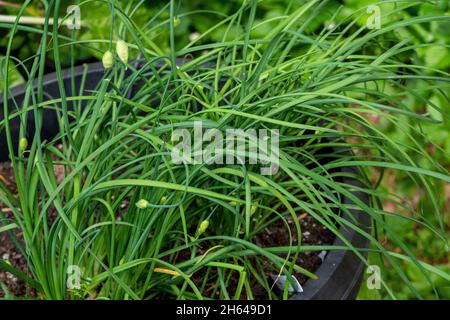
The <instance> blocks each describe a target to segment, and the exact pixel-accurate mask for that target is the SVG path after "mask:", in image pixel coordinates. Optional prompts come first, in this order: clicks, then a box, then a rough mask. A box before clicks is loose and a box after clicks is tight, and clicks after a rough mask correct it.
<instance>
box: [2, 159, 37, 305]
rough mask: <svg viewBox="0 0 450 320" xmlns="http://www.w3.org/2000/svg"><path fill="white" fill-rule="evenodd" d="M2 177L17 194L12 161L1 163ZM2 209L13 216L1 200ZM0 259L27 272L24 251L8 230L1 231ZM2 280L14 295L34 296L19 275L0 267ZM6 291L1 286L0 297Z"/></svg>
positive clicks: (7, 185)
mask: <svg viewBox="0 0 450 320" xmlns="http://www.w3.org/2000/svg"><path fill="white" fill-rule="evenodd" d="M0 179H1V180H2V183H3V184H4V185H6V187H7V188H8V189H9V190H10V191H11V192H12V193H13V194H16V192H17V190H16V186H15V183H14V177H13V174H12V169H11V165H10V163H0ZM0 209H1V210H2V212H3V214H4V215H5V217H6V219H11V218H12V213H11V211H10V209H9V208H6V207H5V205H4V204H3V203H1V202H0ZM3 225H4V222H2V221H1V220H0V227H1V226H3ZM14 234H15V235H16V237H17V238H18V239H20V238H21V234H20V233H19V232H18V231H14ZM0 259H3V260H6V261H7V262H9V263H10V264H11V265H12V266H14V267H15V268H17V269H20V270H21V271H23V272H25V273H26V272H27V261H26V259H25V257H24V256H23V255H22V253H21V252H20V251H19V250H18V248H17V246H16V245H15V243H14V242H13V240H12V239H11V237H10V236H9V234H8V233H7V232H1V233H0ZM0 282H2V283H4V284H5V285H6V287H7V288H8V291H9V293H10V294H12V295H14V296H30V295H31V296H33V295H35V293H34V291H33V290H31V289H30V288H29V287H27V285H26V284H25V283H24V282H23V281H21V280H19V279H18V278H17V277H15V276H14V275H12V274H11V273H9V272H5V271H4V270H2V269H0ZM4 295H5V293H4V292H3V290H2V288H0V297H3V296H4Z"/></svg>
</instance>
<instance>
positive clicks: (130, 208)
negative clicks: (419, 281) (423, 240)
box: [0, 1, 450, 299]
mask: <svg viewBox="0 0 450 320" xmlns="http://www.w3.org/2000/svg"><path fill="white" fill-rule="evenodd" d="M58 4H59V1H55V3H54V4H53V5H52V6H50V5H49V6H48V8H46V17H45V19H46V20H45V21H47V22H46V23H44V27H43V29H42V30H41V29H39V32H40V33H41V34H42V37H41V42H40V46H39V50H38V51H37V52H36V55H35V56H34V57H33V62H32V65H31V68H30V69H27V70H24V71H25V73H26V74H27V75H28V79H27V82H26V83H25V84H24V85H21V86H19V87H15V88H12V89H10V88H8V86H7V81H5V82H4V86H3V99H2V106H3V108H2V110H1V113H0V116H1V118H0V119H1V122H0V129H1V133H0V150H1V157H2V158H1V160H2V161H9V162H10V164H9V165H8V166H4V167H2V168H6V167H7V168H8V170H9V171H8V172H9V173H10V175H11V177H12V181H13V183H11V182H7V181H3V179H2V181H1V182H0V183H1V189H0V203H2V208H3V209H4V210H3V211H2V214H1V215H2V216H0V221H2V224H1V225H0V234H4V235H8V237H9V238H10V242H11V243H13V245H12V247H14V250H15V252H16V253H17V254H18V255H20V256H21V257H23V259H22V260H24V261H25V262H24V263H23V265H20V264H18V263H16V262H17V261H15V262H14V261H13V262H14V263H11V261H8V260H10V259H9V258H8V256H7V257H1V256H0V269H3V270H4V271H7V272H9V273H10V274H12V276H13V277H14V278H16V279H17V280H18V282H20V283H23V284H24V285H23V287H24V289H23V290H22V291H23V292H20V294H19V295H22V296H23V295H28V296H31V297H37V298H41V299H353V298H355V297H356V294H357V292H358V289H359V287H360V284H361V280H362V276H363V272H364V270H365V268H366V267H367V266H369V263H368V260H367V252H369V251H371V252H374V253H378V254H380V255H381V256H382V257H383V259H385V260H386V261H387V262H388V263H389V264H390V265H391V266H392V267H393V268H394V269H395V270H396V271H397V272H398V275H399V277H400V278H402V279H403V280H404V281H405V283H406V284H407V285H408V286H410V287H411V290H412V291H416V289H415V288H414V287H413V285H412V284H411V282H410V281H409V280H408V278H407V276H406V275H405V273H404V271H403V270H402V269H401V268H400V267H399V264H398V261H399V260H407V261H410V263H412V264H415V265H417V267H418V268H419V269H420V270H421V271H422V272H423V273H424V274H425V275H426V276H428V273H429V272H432V273H436V274H437V275H438V276H440V277H443V278H444V279H448V275H446V274H443V273H442V272H438V271H437V270H435V269H434V268H433V267H432V266H430V265H427V264H426V263H425V262H421V261H419V259H417V258H416V257H415V256H414V255H413V254H412V253H411V252H410V250H408V246H407V245H406V244H405V243H404V242H402V240H400V239H399V238H398V237H397V236H396V231H395V229H394V228H392V226H391V225H390V224H389V223H388V222H387V221H386V220H385V217H386V216H388V215H396V213H395V212H386V211H385V210H383V206H382V202H385V201H394V202H395V201H396V199H395V198H394V197H392V196H390V195H389V194H386V193H384V192H383V191H382V190H380V189H378V185H379V181H380V180H381V179H382V176H383V171H385V170H394V171H398V172H403V173H406V175H407V177H409V179H411V182H412V183H415V184H417V185H418V186H421V187H422V188H423V190H426V191H427V192H429V193H430V195H429V196H430V197H431V198H434V197H435V196H434V195H433V193H432V183H433V182H432V181H433V180H434V179H439V180H443V181H446V182H450V177H449V175H448V172H446V171H445V169H443V168H441V167H440V166H439V165H437V164H436V163H435V162H434V161H433V159H432V157H430V156H429V155H428V153H427V152H426V150H424V148H422V147H421V146H420V145H418V144H417V145H416V147H415V148H414V149H413V150H407V147H406V146H404V145H402V144H401V143H398V142H396V141H393V140H391V139H389V138H388V137H387V136H386V135H385V134H383V132H382V131H380V130H379V129H378V128H377V125H376V123H374V122H372V121H370V119H369V116H370V115H373V116H376V117H379V118H382V119H383V121H387V122H392V123H396V122H397V121H398V119H399V118H400V117H401V118H404V117H408V118H410V119H412V120H414V121H416V122H417V124H418V125H417V126H411V127H410V128H408V130H409V132H410V133H409V134H410V136H411V139H414V136H415V135H422V134H421V132H420V130H419V128H420V123H421V122H436V123H437V121H436V120H433V119H432V118H430V117H428V116H427V114H417V113H414V112H412V111H410V110H408V109H407V108H406V107H405V105H404V104H403V103H402V102H401V100H400V99H394V98H391V96H389V90H388V89H387V88H395V89H401V90H405V91H406V92H408V88H407V87H404V85H403V83H404V80H405V79H408V78H415V79H425V80H426V81H429V82H430V83H432V85H431V84H430V88H429V90H440V89H442V88H444V87H445V86H447V87H448V74H444V73H443V72H441V73H438V74H436V75H433V76H430V75H429V73H427V72H426V71H424V70H423V68H416V67H415V66H414V65H413V64H409V65H406V64H405V63H404V62H403V61H404V60H403V59H404V55H405V54H407V53H408V52H409V51H411V50H414V49H415V47H414V46H410V45H409V44H408V43H406V42H404V43H394V44H392V43H389V46H388V47H383V48H382V47H381V45H380V44H379V42H378V39H380V37H382V36H384V35H386V34H389V33H390V32H392V31H393V30H395V29H396V28H400V27H403V28H406V27H409V26H414V25H416V24H418V23H425V22H429V21H437V20H440V19H445V17H440V16H432V17H427V18H423V17H418V18H410V19H407V20H401V21H394V22H392V23H391V24H389V25H387V26H383V27H382V28H381V29H378V30H377V29H367V28H366V27H360V28H357V31H354V30H353V29H352V27H353V28H355V26H354V25H353V23H352V22H351V20H350V21H345V22H342V23H339V24H336V25H333V26H329V27H328V28H327V29H324V30H323V31H322V32H321V33H320V34H317V35H314V34H308V33H306V32H305V28H306V26H307V25H308V23H310V22H311V20H312V19H313V18H314V16H316V15H317V14H319V13H320V8H316V5H317V4H318V1H307V2H306V4H304V5H303V6H301V7H299V8H298V9H296V10H294V11H293V12H292V13H291V14H289V15H288V16H285V17H278V18H277V19H278V25H277V27H276V28H274V29H273V30H271V31H270V32H268V33H267V34H266V35H265V36H264V37H262V38H261V37H257V38H256V37H254V36H253V34H252V30H253V29H255V28H257V27H258V23H257V21H256V19H255V14H256V13H255V12H256V10H257V3H256V2H252V1H250V2H246V3H245V4H244V5H243V6H242V8H241V9H240V10H239V11H238V12H236V13H235V14H234V15H232V16H230V17H227V18H226V19H225V20H224V21H222V22H221V23H220V25H223V24H227V25H228V28H227V32H225V34H224V36H223V42H220V43H202V42H201V41H202V35H200V36H199V37H197V38H196V39H194V40H193V41H192V42H191V43H189V44H188V45H186V46H184V47H182V48H179V47H177V44H176V43H175V41H174V37H173V35H174V32H175V31H174V30H175V28H176V27H177V24H178V23H179V19H180V18H179V17H178V15H177V12H176V7H175V5H174V3H173V2H171V3H170V4H169V5H168V8H167V11H168V18H166V19H165V20H164V22H163V23H160V24H158V25H157V26H156V27H155V26H153V25H151V24H149V25H144V26H139V25H136V24H134V23H133V22H132V16H133V13H134V12H137V11H138V10H139V8H138V7H127V8H121V7H120V4H118V3H117V2H114V1H112V2H111V16H112V21H111V25H112V26H113V27H112V29H111V37H110V39H107V40H106V41H104V40H102V41H98V43H103V44H105V43H107V46H108V48H105V49H102V52H103V60H102V62H99V63H93V64H87V65H83V66H78V67H75V66H72V67H70V68H67V69H63V68H62V67H61V64H60V63H59V62H60V60H61V57H60V50H61V47H64V46H70V47H71V48H72V51H71V52H72V54H74V55H75V54H76V53H75V52H76V50H77V48H78V47H81V46H82V47H87V48H90V49H93V50H95V49H96V48H98V46H97V44H98V43H97V41H94V40H91V41H81V40H77V39H76V37H75V35H74V38H72V39H70V38H67V37H65V36H60V34H59V33H58V29H57V28H53V29H52V28H50V25H49V23H48V19H49V18H50V17H57V15H58V12H59V11H58V10H59V8H58ZM88 5H89V4H88ZM24 6H25V5H24ZM81 10H83V7H81ZM18 21H19V20H16V22H15V23H13V24H11V25H10V29H11V30H10V32H11V37H10V44H11V42H12V39H13V38H14V35H15V34H16V33H17V32H19V30H20V29H21V26H20V25H19V24H18ZM260 23H261V24H264V22H260ZM114 26H115V28H114ZM157 27H159V28H166V29H168V30H169V34H170V39H169V44H170V50H169V51H168V52H163V51H162V50H161V49H159V47H158V45H157V43H154V42H153V41H152V38H151V35H152V34H153V33H154V32H155V28H157ZM236 28H238V29H242V32H241V33H238V34H236V35H234V34H233V37H231V36H232V31H233V30H236ZM30 30H35V29H32V28H30ZM150 31H151V32H150ZM213 31H214V28H212V29H211V30H208V31H207V32H206V33H208V32H213ZM230 37H231V38H230ZM9 48H10V47H8V49H9ZM49 55H51V56H52V58H53V59H54V61H55V69H56V72H54V73H51V74H47V75H44V73H45V72H44V66H45V61H46V59H47V57H48V56H49ZM1 61H2V77H4V78H5V79H6V80H7V79H8V76H9V73H10V70H11V68H12V67H13V66H16V67H17V68H24V65H23V64H21V63H20V62H18V61H17V60H15V59H14V57H12V56H11V54H10V50H8V52H7V53H6V55H5V57H4V58H3V59H2V60H1ZM408 93H410V94H414V95H415V96H416V97H417V98H418V99H423V100H424V101H426V97H425V96H421V94H423V93H420V92H419V93H412V92H408ZM230 134H231V135H232V137H233V138H232V139H228V138H229V136H230ZM230 142H231V143H230ZM239 147H242V149H239ZM410 152H413V153H415V154H416V155H418V156H420V157H421V158H422V159H425V160H426V161H428V163H429V164H431V167H432V169H429V168H425V167H424V166H423V165H421V164H419V163H417V162H416V161H415V160H414V158H412V157H411V156H410ZM267 168H270V170H263V169H267ZM4 170H5V172H6V169H4ZM0 173H1V171H0ZM405 219H417V220H419V219H420V218H411V217H405ZM421 223H423V224H425V225H426V226H427V227H428V228H430V230H432V231H433V232H435V233H437V234H440V233H441V231H442V230H440V229H439V226H435V225H433V224H426V222H421ZM372 225H373V226H376V228H372ZM381 231H382V232H383V234H384V235H385V237H387V238H389V239H390V241H392V242H394V243H395V244H396V245H397V246H398V247H399V248H401V249H402V252H392V251H390V250H389V249H387V248H385V246H384V244H383V242H382V241H381V240H380V239H379V237H378V233H379V232H381ZM0 239H3V238H0ZM5 239H6V238H5ZM4 241H6V240H4ZM370 268H373V266H370ZM379 281H380V285H381V286H384V287H385V288H387V289H388V291H389V286H388V284H386V283H385V282H384V281H383V279H382V278H381V279H379ZM2 288H3V291H4V292H5V294H6V295H9V296H13V295H14V294H15V293H14V292H10V289H11V287H8V286H7V285H3V286H2ZM391 293H392V292H391ZM417 294H418V295H420V293H418V292H417ZM392 295H394V293H392Z"/></svg>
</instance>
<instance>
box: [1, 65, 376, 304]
mask: <svg viewBox="0 0 450 320" xmlns="http://www.w3.org/2000/svg"><path fill="white" fill-rule="evenodd" d="M84 67H87V70H88V71H87V78H86V82H85V86H84V93H82V94H85V95H88V94H89V93H90V91H91V90H94V89H95V88H96V87H97V85H98V83H99V81H100V79H101V78H102V76H103V74H104V69H103V67H102V64H101V63H92V64H88V65H85V66H84ZM84 67H83V66H79V67H76V68H75V70H74V77H75V84H76V88H75V89H76V90H75V92H77V93H79V82H80V81H81V78H82V76H83V72H84ZM70 74H71V73H70V70H68V69H66V70H64V71H63V80H64V87H65V88H66V91H67V92H66V95H67V96H70V95H71V94H72V92H71V90H70V87H71V86H70V84H71V78H70ZM43 83H44V85H43V91H44V92H45V93H46V96H47V97H52V98H59V97H60V93H59V87H58V82H57V79H56V74H55V73H51V74H48V75H45V76H44V82H43ZM34 85H35V87H36V86H37V83H35V84H34ZM24 94H25V93H24V86H18V87H15V88H12V89H11V90H10V95H9V102H8V105H9V108H10V109H11V110H14V108H16V106H19V107H20V105H21V103H22V101H23V98H24ZM0 106H1V107H0V121H1V120H3V118H4V116H3V96H1V97H0ZM43 119H44V120H43V123H44V127H43V130H42V133H41V135H42V138H43V139H50V138H52V137H54V136H55V135H56V134H57V132H58V131H59V128H58V121H57V114H56V112H55V111H52V110H49V109H46V110H45V111H44V112H43ZM10 123H11V128H12V130H11V131H12V133H13V143H14V148H15V149H17V144H18V135H19V132H18V130H19V126H20V123H19V120H18V119H15V120H12V121H10ZM27 125H28V128H27V132H28V136H32V135H33V134H34V132H35V129H34V118H33V116H32V115H30V117H29V120H28V123H27ZM332 152H342V150H332ZM344 152H345V151H344ZM347 152H348V151H347ZM8 159H9V157H8V149H7V145H6V137H5V133H4V132H3V131H2V130H0V161H7V160H8ZM342 171H346V172H350V173H353V174H357V173H358V171H357V169H356V168H354V167H349V168H345V169H342ZM343 180H344V181H343V182H344V183H346V184H348V185H354V186H360V182H359V181H357V180H355V179H351V178H344V179H343ZM353 194H354V195H355V196H357V197H358V198H359V199H360V200H361V201H363V202H364V203H366V204H369V200H368V197H367V195H366V194H364V193H361V192H353ZM342 201H344V203H345V204H351V201H350V200H349V199H347V198H344V199H343V200H342ZM351 214H352V215H353V217H354V218H356V220H357V221H358V223H359V225H358V227H360V228H362V229H363V230H366V231H370V229H371V220H370V217H369V216H368V215H367V214H366V213H364V212H361V211H357V210H353V211H351ZM344 218H345V217H344ZM347 218H348V217H347ZM339 231H340V232H341V234H342V235H344V236H345V237H346V239H347V240H348V241H350V242H351V243H352V245H353V246H354V247H356V248H367V247H368V245H369V241H368V240H367V239H366V238H364V237H363V236H361V235H360V234H358V233H357V232H355V231H354V230H352V229H349V228H343V227H341V229H340V230H339ZM334 245H336V246H342V245H343V243H342V242H341V241H340V240H339V239H337V240H335V242H334ZM364 267H365V266H364V263H363V262H362V261H361V260H360V259H359V258H358V257H357V256H356V255H355V254H354V253H353V252H351V251H349V250H331V251H329V252H328V253H327V255H326V256H325V259H324V261H323V263H322V265H321V266H320V267H319V269H318V270H316V272H315V274H316V275H317V277H318V279H317V280H308V281H307V282H306V284H305V285H304V286H303V290H304V292H303V293H299V294H296V295H294V296H292V297H291V299H292V300H323V299H326V300H350V299H355V298H356V295H357V293H358V290H359V288H360V286H361V281H362V278H363V273H364V269H365V268H364Z"/></svg>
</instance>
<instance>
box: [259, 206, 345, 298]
mask: <svg viewBox="0 0 450 320" xmlns="http://www.w3.org/2000/svg"><path fill="white" fill-rule="evenodd" d="M298 219H299V222H300V228H301V244H302V245H316V246H319V245H331V244H333V241H334V239H335V237H336V236H335V235H334V234H333V233H332V232H331V231H330V230H328V229H327V228H326V227H324V226H323V225H322V224H320V223H318V222H317V221H316V220H315V219H314V218H313V217H311V216H310V215H308V214H306V213H303V214H301V215H299V217H298ZM285 220H286V222H287V223H288V224H289V227H290V230H291V236H292V244H293V245H297V244H298V241H297V238H298V236H297V232H296V228H295V224H294V221H293V218H292V217H291V216H289V217H287V218H286V219H285ZM289 239H290V238H289V232H288V231H287V226H286V223H285V222H283V221H282V220H278V221H276V222H275V223H273V224H271V225H270V228H266V229H265V230H264V231H263V232H261V233H260V234H258V235H257V236H256V239H255V243H256V244H257V245H259V246H260V247H280V246H289V245H290V240H289ZM324 254H325V252H323V253H321V252H320V251H310V252H302V253H300V254H299V255H298V258H297V265H298V266H301V267H302V268H304V269H306V270H308V271H310V272H313V273H314V272H315V271H316V270H317V269H318V268H319V267H320V265H321V264H322V261H323V260H322V259H323V258H324V256H323V255H324ZM321 255H322V257H321ZM265 273H266V275H267V276H268V277H269V275H270V274H273V273H274V272H273V270H271V267H270V266H269V265H266V266H265ZM293 275H294V276H295V277H296V279H297V280H298V282H299V283H300V284H301V285H304V284H305V283H306V281H307V280H308V277H306V276H304V275H303V274H301V273H298V272H294V273H293ZM255 286H257V288H255V289H257V290H255V295H258V293H259V295H258V296H255V298H256V299H265V298H267V296H266V295H267V293H266V290H265V289H264V288H262V287H260V286H259V285H257V284H255ZM258 287H259V288H258Z"/></svg>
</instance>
